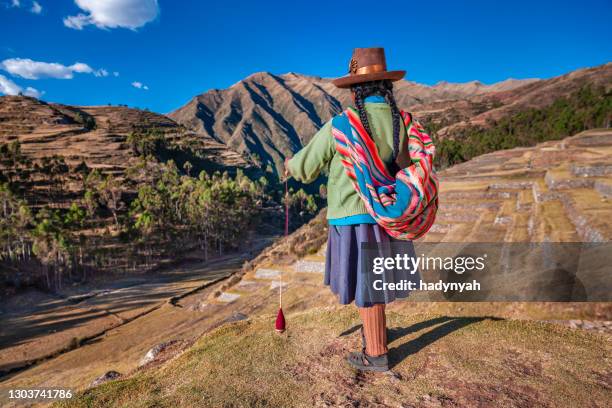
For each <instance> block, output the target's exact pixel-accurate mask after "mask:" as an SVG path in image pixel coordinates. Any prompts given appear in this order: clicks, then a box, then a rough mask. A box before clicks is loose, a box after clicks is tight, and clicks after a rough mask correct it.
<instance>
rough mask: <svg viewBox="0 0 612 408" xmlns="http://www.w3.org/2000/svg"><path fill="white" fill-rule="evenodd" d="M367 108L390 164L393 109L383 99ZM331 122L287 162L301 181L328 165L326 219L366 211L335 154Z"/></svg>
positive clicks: (402, 134)
mask: <svg viewBox="0 0 612 408" xmlns="http://www.w3.org/2000/svg"><path fill="white" fill-rule="evenodd" d="M368 100H376V101H378V100H379V99H376V97H374V98H372V97H370V98H367V99H366V103H365V109H366V112H367V115H368V121H369V122H370V128H371V130H372V132H373V133H374V135H373V139H374V142H375V143H376V146H377V147H378V153H379V154H380V157H381V159H382V160H383V162H384V163H385V164H386V165H387V167H389V165H390V164H391V163H392V160H393V120H392V117H391V108H390V107H389V105H387V104H386V103H384V102H368ZM331 130H332V121H331V120H330V121H329V122H327V123H326V124H325V125H324V126H323V127H322V128H321V129H319V131H318V132H317V133H316V134H315V135H314V137H313V138H312V139H311V140H310V142H309V143H308V144H307V145H306V146H305V147H304V148H302V150H300V151H299V152H297V153H296V154H295V156H293V158H292V159H291V160H289V162H288V167H289V172H290V173H291V176H292V177H293V178H295V179H296V180H298V181H301V182H302V183H311V182H313V181H314V180H315V179H316V178H317V177H318V176H319V173H320V172H321V170H323V169H324V168H326V167H327V166H329V177H328V180H327V206H328V208H327V219H329V220H335V219H340V218H346V217H351V216H355V215H361V214H367V211H366V209H365V206H364V204H363V202H362V201H361V198H360V197H359V195H358V194H357V192H356V191H355V189H354V187H353V184H352V182H351V180H350V179H349V177H348V176H347V175H346V172H345V170H344V167H342V163H340V156H339V155H338V153H336V147H335V140H334V137H333V136H332V133H331ZM400 130H401V132H400V151H404V149H405V148H406V137H405V134H406V130H405V128H404V126H400Z"/></svg>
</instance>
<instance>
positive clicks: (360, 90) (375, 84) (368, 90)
mask: <svg viewBox="0 0 612 408" xmlns="http://www.w3.org/2000/svg"><path fill="white" fill-rule="evenodd" d="M352 90H353V92H354V93H355V107H356V108H357V111H358V112H359V119H360V120H361V124H362V125H363V127H364V128H365V130H366V132H368V134H369V135H370V136H372V130H371V128H370V122H369V121H368V115H367V113H366V110H365V106H364V100H365V98H366V97H368V96H370V95H381V96H384V97H385V100H386V101H387V103H388V104H389V107H390V108H391V117H392V118H393V160H394V161H395V159H396V158H397V155H398V154H399V144H400V130H401V125H402V117H401V114H400V111H399V109H398V107H397V104H396V103H395V97H394V96H393V83H392V82H391V81H389V80H384V81H372V82H363V83H360V84H355V85H353V87H352Z"/></svg>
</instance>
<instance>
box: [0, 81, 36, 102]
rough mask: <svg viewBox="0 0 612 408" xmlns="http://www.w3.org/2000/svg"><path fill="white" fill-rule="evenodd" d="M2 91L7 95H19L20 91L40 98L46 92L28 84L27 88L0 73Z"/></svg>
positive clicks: (0, 90) (0, 89) (0, 91)
mask: <svg viewBox="0 0 612 408" xmlns="http://www.w3.org/2000/svg"><path fill="white" fill-rule="evenodd" d="M0 93H1V94H5V95H19V94H20V93H21V94H23V95H26V96H33V97H34V98H40V97H41V96H42V95H43V93H44V92H40V91H39V90H38V89H35V88H32V87H31V86H28V87H27V88H26V89H25V90H24V89H23V88H22V87H20V86H19V85H17V84H16V83H14V82H13V81H11V80H10V79H8V78H7V77H5V76H4V75H0Z"/></svg>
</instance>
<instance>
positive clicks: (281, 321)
mask: <svg viewBox="0 0 612 408" xmlns="http://www.w3.org/2000/svg"><path fill="white" fill-rule="evenodd" d="M275 328H276V331H277V332H279V333H282V332H284V331H285V315H284V314H283V309H282V308H279V309H278V315H276V324H275Z"/></svg>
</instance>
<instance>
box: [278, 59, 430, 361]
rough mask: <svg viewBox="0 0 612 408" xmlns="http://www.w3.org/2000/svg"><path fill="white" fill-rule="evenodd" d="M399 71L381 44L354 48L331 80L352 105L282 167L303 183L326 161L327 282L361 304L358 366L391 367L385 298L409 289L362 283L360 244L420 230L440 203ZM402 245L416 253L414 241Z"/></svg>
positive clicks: (344, 298) (344, 300)
mask: <svg viewBox="0 0 612 408" xmlns="http://www.w3.org/2000/svg"><path fill="white" fill-rule="evenodd" d="M404 75H405V71H387V69H386V61H385V53H384V49H382V48H357V49H355V50H354V52H353V57H352V58H351V62H350V65H349V74H348V75H347V76H344V77H341V78H338V79H336V80H334V81H333V83H334V85H336V86H337V87H339V88H350V89H351V92H352V96H353V101H354V104H355V107H356V109H355V108H348V109H347V110H346V111H344V112H343V113H342V114H339V115H337V116H335V117H334V118H333V119H332V120H330V121H329V122H327V123H326V124H325V125H324V126H323V127H322V128H321V129H320V130H319V131H318V132H317V134H316V135H315V136H314V137H313V138H312V140H311V141H310V142H309V143H308V145H307V146H305V147H304V148H303V149H302V150H300V151H299V152H298V153H297V154H296V155H295V156H294V157H293V158H292V159H290V160H287V161H286V162H285V175H286V176H292V177H294V178H295V179H297V180H299V181H301V182H304V183H310V182H313V181H314V180H315V179H316V178H317V177H318V175H319V173H320V171H321V170H322V169H323V168H325V167H327V166H329V178H328V184H327V195H328V198H327V201H328V208H327V219H328V222H329V237H328V241H327V254H326V267H325V284H326V285H329V286H330V288H331V290H332V292H333V293H335V294H336V295H337V296H338V299H339V301H340V303H341V304H350V303H352V302H353V301H355V304H356V305H357V307H358V309H359V315H360V316H361V320H362V321H363V327H362V340H363V350H362V352H357V353H351V354H349V356H348V357H347V360H348V362H349V363H350V364H351V365H352V366H354V367H356V368H358V369H360V370H373V371H386V370H388V369H389V363H388V359H387V351H388V350H387V333H386V317H385V304H386V303H389V302H391V301H393V300H394V299H395V298H396V297H406V296H408V291H402V292H384V293H378V294H376V293H375V294H373V291H372V289H371V288H369V287H366V286H367V285H369V284H371V282H372V279H368V276H371V275H367V274H368V273H370V274H371V272H372V271H371V269H370V270H367V269H368V268H367V267H366V268H364V267H363V266H362V263H363V264H364V265H365V263H367V261H365V259H366V257H365V254H364V253H363V252H364V251H365V249H364V248H365V247H367V248H372V247H373V248H375V249H376V248H378V249H380V248H383V247H385V248H387V249H389V247H390V243H392V242H395V239H396V238H399V239H402V240H411V239H413V238H416V237H418V236H420V235H422V234H424V233H425V232H426V231H427V230H428V229H429V227H430V226H431V224H432V223H433V219H434V218H435V210H436V208H437V194H436V191H437V180H436V179H435V174H434V172H433V169H432V160H433V151H434V150H433V145H432V144H431V139H429V137H428V136H427V135H425V134H424V133H423V132H422V127H421V126H420V125H419V124H418V122H416V121H413V120H412V117H411V115H410V114H407V113H404V112H400V110H399V109H398V107H397V105H396V103H395V98H394V96H393V84H392V82H393V81H397V80H399V79H401V78H403V77H404ZM407 135H410V137H407ZM413 139H414V142H413ZM408 140H410V142H408ZM409 151H410V153H409ZM408 166H410V167H408ZM423 180H425V183H424V182H423ZM395 189H397V193H396V191H395ZM407 245H408V252H411V254H409V255H413V254H414V250H413V247H412V243H411V242H409V243H408V244H407ZM404 248H405V247H404ZM385 276H386V280H388V281H399V280H400V279H405V278H407V276H406V275H405V274H402V273H391V275H385ZM408 278H410V277H408Z"/></svg>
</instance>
